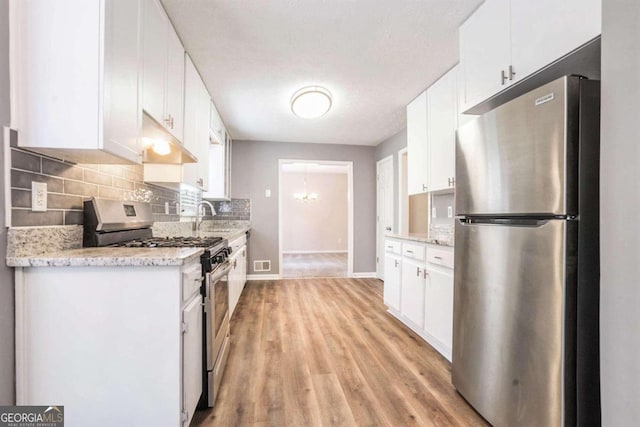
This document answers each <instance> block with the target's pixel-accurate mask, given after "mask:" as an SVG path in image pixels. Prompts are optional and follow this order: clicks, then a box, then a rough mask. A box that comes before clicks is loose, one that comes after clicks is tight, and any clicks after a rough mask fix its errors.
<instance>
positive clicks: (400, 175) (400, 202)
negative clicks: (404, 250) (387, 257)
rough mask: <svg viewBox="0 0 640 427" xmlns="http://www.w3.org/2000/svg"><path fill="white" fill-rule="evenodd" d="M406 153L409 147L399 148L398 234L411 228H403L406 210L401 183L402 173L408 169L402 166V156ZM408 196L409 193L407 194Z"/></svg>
mask: <svg viewBox="0 0 640 427" xmlns="http://www.w3.org/2000/svg"><path fill="white" fill-rule="evenodd" d="M406 153H408V150H407V147H404V148H401V149H400V150H398V218H397V219H398V234H401V233H408V232H409V230H404V229H403V228H402V223H403V221H402V218H403V215H404V214H405V212H403V209H402V205H403V204H404V203H403V200H402V189H401V185H402V174H403V173H407V171H406V170H404V168H403V167H402V156H403V155H405V154H406ZM407 197H408V195H407Z"/></svg>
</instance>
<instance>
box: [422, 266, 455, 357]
mask: <svg viewBox="0 0 640 427" xmlns="http://www.w3.org/2000/svg"><path fill="white" fill-rule="evenodd" d="M447 270H448V269H444V268H443V269H439V268H433V267H431V265H427V284H426V290H425V299H424V301H425V302H424V308H425V309H424V331H425V332H426V333H427V334H428V337H429V338H430V339H429V340H428V341H429V342H430V343H431V345H433V346H434V347H435V348H436V349H437V350H438V351H439V352H440V353H442V354H443V355H444V356H445V357H447V359H449V360H451V343H452V338H453V270H448V271H447Z"/></svg>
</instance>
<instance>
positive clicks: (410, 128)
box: [407, 91, 429, 195]
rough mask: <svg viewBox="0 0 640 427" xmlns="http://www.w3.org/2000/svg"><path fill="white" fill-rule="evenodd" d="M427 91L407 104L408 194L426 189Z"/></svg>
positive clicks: (427, 179) (427, 172)
mask: <svg viewBox="0 0 640 427" xmlns="http://www.w3.org/2000/svg"><path fill="white" fill-rule="evenodd" d="M427 139H428V133H427V92H426V91H425V92H422V93H421V94H420V95H418V97H417V98H416V99H414V100H413V101H411V103H410V104H409V105H407V187H408V188H407V189H408V193H409V195H414V194H419V193H424V192H426V191H428V181H429V171H428V168H427V150H428V145H427Z"/></svg>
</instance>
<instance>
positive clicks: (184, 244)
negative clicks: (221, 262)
mask: <svg viewBox="0 0 640 427" xmlns="http://www.w3.org/2000/svg"><path fill="white" fill-rule="evenodd" d="M221 241H222V237H164V238H163V237H152V238H149V239H140V240H138V239H136V240H129V241H126V242H120V243H116V244H113V245H111V246H114V247H123V248H189V247H198V248H210V247H213V246H215V245H217V244H218V243H220V242H221Z"/></svg>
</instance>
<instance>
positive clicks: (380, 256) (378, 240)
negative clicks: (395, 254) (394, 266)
mask: <svg viewBox="0 0 640 427" xmlns="http://www.w3.org/2000/svg"><path fill="white" fill-rule="evenodd" d="M385 162H391V193H392V194H393V193H394V192H395V191H394V187H395V178H394V176H393V169H394V165H393V154H390V155H388V156H387V157H385V158H383V159H380V160H378V161H377V162H376V277H377V278H378V279H382V276H383V272H382V266H383V265H384V252H383V253H379V251H380V243H381V239H384V235H382V236H381V235H380V224H379V222H380V180H379V179H378V178H379V176H380V165H382V164H383V163H385ZM392 200H393V198H392ZM391 223H392V227H391V228H392V229H393V227H394V226H395V218H393V221H392V222H391ZM385 234H386V233H385Z"/></svg>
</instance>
